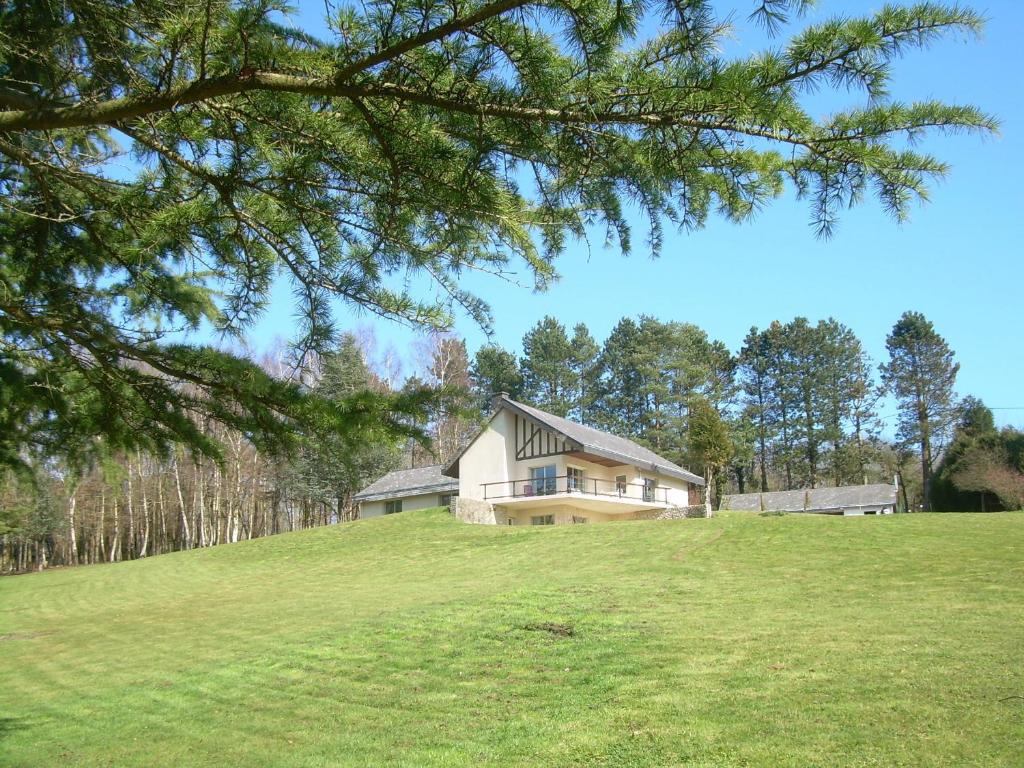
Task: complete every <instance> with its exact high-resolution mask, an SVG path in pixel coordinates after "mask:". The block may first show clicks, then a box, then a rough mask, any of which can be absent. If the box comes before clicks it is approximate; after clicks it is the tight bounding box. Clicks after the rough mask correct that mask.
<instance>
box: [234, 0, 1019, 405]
mask: <svg viewBox="0 0 1024 768" xmlns="http://www.w3.org/2000/svg"><path fill="white" fill-rule="evenodd" d="M964 4H966V5H968V6H970V7H973V8H975V9H977V10H979V11H981V12H983V13H985V14H986V16H987V17H988V18H989V20H990V21H989V23H988V26H987V28H986V31H985V34H984V36H983V37H982V39H980V40H950V41H947V42H943V43H940V44H939V45H936V46H935V47H933V48H931V49H930V50H928V51H925V52H918V53H913V54H911V55H910V56H909V57H908V58H906V59H904V60H903V61H902V62H900V63H898V64H897V67H896V70H895V76H894V78H893V82H892V88H891V90H892V95H893V96H894V97H895V98H899V99H903V100H911V99H926V98H937V99H941V100H944V101H948V102H957V103H965V102H966V103H972V104H974V105H976V106H979V107H980V108H982V109H983V110H985V111H987V112H990V113H993V114H995V115H996V116H997V117H998V119H999V120H1000V121H1001V124H1002V128H1001V133H1000V135H999V136H998V137H994V138H979V137H977V136H954V137H938V136H933V137H931V138H929V139H927V140H926V141H925V142H924V143H923V144H922V145H921V147H922V148H923V149H925V150H927V151H930V152H933V153H935V154H937V155H938V156H939V157H941V158H942V159H944V160H946V161H947V162H949V163H950V164H951V165H952V172H951V174H950V175H949V177H948V178H947V179H946V181H944V182H942V183H940V184H939V185H938V186H936V187H934V188H933V190H932V200H931V202H930V203H928V204H926V205H924V206H922V207H919V208H918V209H916V210H915V211H914V212H913V215H912V218H911V221H910V222H908V223H906V224H903V225H898V224H896V223H894V222H893V221H892V220H891V219H890V218H888V217H887V216H886V214H885V213H884V212H883V211H882V210H881V209H880V207H879V206H878V205H877V204H875V203H874V202H872V201H867V202H865V203H864V204H863V205H861V206H860V207H859V208H856V209H854V210H851V211H848V212H847V213H846V214H845V216H844V217H843V219H842V220H841V222H840V226H839V228H838V230H837V232H836V234H835V235H834V237H833V238H832V239H831V240H828V241H823V240H820V239H817V238H816V237H815V235H814V232H813V230H812V228H811V227H810V226H809V211H808V208H807V207H806V205H805V204H803V203H801V202H799V201H797V200H796V199H795V198H794V196H793V195H791V194H789V195H787V196H785V197H783V198H781V199H779V200H777V201H776V202H775V203H774V204H772V205H771V206H769V207H768V208H767V209H766V210H764V211H763V212H761V213H760V214H759V215H758V216H757V217H756V219H754V220H753V221H751V222H749V223H747V224H744V225H739V226H738V225H734V224H730V223H727V222H725V221H722V220H717V219H712V220H711V221H710V223H709V225H708V227H707V228H706V229H705V230H703V231H700V232H697V233H689V234H687V233H675V232H670V233H669V234H668V237H667V238H666V243H665V247H664V253H663V256H662V257H661V258H660V259H659V260H652V259H650V258H649V257H648V256H647V255H646V254H645V253H644V252H643V248H642V237H635V238H634V242H635V244H636V245H635V249H634V250H635V253H634V255H632V256H630V257H623V256H622V255H621V254H620V253H619V252H618V251H616V250H606V249H603V248H602V247H601V242H602V239H601V234H600V233H596V236H595V238H594V243H595V245H594V247H593V249H592V250H589V251H588V248H587V246H586V245H584V244H582V243H576V244H572V245H570V247H569V248H568V250H567V252H566V253H565V254H564V256H562V257H561V258H560V260H559V261H558V263H557V268H558V270H559V272H560V274H561V275H562V278H561V281H560V282H559V283H557V284H556V285H554V286H553V287H552V288H551V289H550V290H549V291H547V292H546V293H541V294H538V293H532V292H531V291H530V290H529V289H527V288H520V287H515V286H510V285H508V284H506V283H504V282H502V281H499V280H497V279H490V278H487V279H485V278H482V277H479V276H474V277H473V278H472V279H470V280H468V281H467V285H468V286H469V287H470V288H471V289H473V290H474V291H476V292H478V293H480V294H481V295H483V296H485V297H486V298H487V299H488V300H489V301H490V302H491V304H492V306H493V310H494V318H495V323H494V340H495V341H496V342H498V343H500V344H502V345H503V346H505V347H508V348H510V349H513V350H515V351H517V352H518V351H519V347H520V340H521V338H522V335H523V333H524V332H525V331H526V330H527V329H528V328H529V327H531V326H532V325H534V324H535V323H536V322H537V320H539V319H540V318H541V317H543V316H544V315H545V314H553V315H555V316H557V317H558V318H559V319H560V320H561V321H562V322H563V323H565V324H566V325H567V326H570V327H571V326H572V325H573V324H575V323H577V322H584V323H586V324H587V326H588V327H589V328H590V329H591V332H592V333H593V334H594V336H595V337H596V338H598V340H602V339H603V338H604V337H605V336H606V335H607V333H608V331H609V330H610V329H611V327H612V326H613V325H614V324H615V323H616V322H617V321H618V320H619V318H620V317H622V316H624V315H630V316H636V315H640V314H650V315H654V316H655V317H658V318H660V319H662V320H679V321H686V322H692V323H696V324H697V325H700V326H701V327H703V328H705V329H706V330H707V331H708V333H709V334H710V335H711V336H712V337H714V338H718V339H721V340H722V341H724V342H725V343H726V344H727V345H728V346H729V347H730V348H731V349H733V350H734V351H735V350H737V349H738V347H739V345H740V343H741V341H742V339H743V337H744V335H745V334H746V332H747V331H748V330H749V328H750V327H751V326H752V325H756V326H758V327H764V326H765V325H767V324H768V323H770V322H771V321H772V320H775V319H779V320H783V321H785V320H789V319H791V318H793V317H794V316H796V315H804V316H806V317H808V318H810V319H811V320H812V321H815V320H817V319H819V318H824V317H828V316H833V317H835V318H836V319H838V320H839V321H841V322H843V323H845V324H846V325H848V326H850V327H851V328H852V329H853V330H854V331H855V332H856V333H857V334H858V336H860V338H861V339H862V341H863V342H864V344H865V346H866V348H867V350H868V352H869V353H870V354H871V355H872V357H873V358H874V360H875V361H876V362H877V361H880V360H882V359H883V358H884V357H885V336H886V334H887V333H888V332H889V330H890V329H891V328H892V325H893V323H894V322H895V321H896V319H897V318H898V317H899V315H900V314H901V313H902V312H903V311H904V310H908V309H913V310H918V311H921V312H923V313H924V314H925V315H926V316H927V317H928V318H929V319H930V320H932V321H933V322H934V324H935V326H936V328H937V329H938V331H939V332H940V333H941V334H943V335H944V336H945V337H946V339H947V340H948V341H949V343H950V345H951V346H952V348H953V349H954V350H955V351H956V354H957V360H958V361H959V362H960V363H961V373H960V377H959V380H958V389H959V391H960V392H961V393H962V394H972V395H975V396H978V397H980V398H982V399H983V400H984V401H985V403H986V404H988V405H989V406H990V407H994V408H997V409H1010V408H1018V409H1019V410H996V411H995V413H996V418H997V421H998V422H999V423H1000V424H1009V423H1013V424H1018V425H1020V424H1024V386H1022V384H1024V343H1022V339H1021V334H1022V332H1024V327H1022V326H1024V323H1022V304H1024V263H1022V259H1021V256H1022V254H1024V244H1022V240H1024V238H1022V234H1024V179H1022V171H1024V139H1022V130H1024V86H1022V82H1021V79H1022V76H1024V75H1022V72H1021V69H1020V62H1021V60H1022V59H1021V45H1022V43H1021V41H1022V39H1024V3H1019V2H1016V1H1015V0H996V1H994V2H988V3H985V2H973V1H972V0H966V2H965V3H964ZM722 5H723V7H725V8H735V9H737V16H736V17H737V19H739V20H740V21H741V22H742V19H743V18H744V17H745V16H746V14H747V13H748V12H749V10H750V8H752V7H753V5H754V2H753V0H732V1H731V2H728V3H723V4H722ZM880 5H881V2H873V1H872V2H853V1H852V0H847V1H840V0H820V2H819V4H818V7H817V8H816V9H814V10H812V11H811V13H810V14H809V15H808V17H807V18H806V19H805V20H804V22H802V23H812V22H814V21H820V20H822V19H824V18H827V17H831V16H833V15H837V14H841V15H856V14H863V13H865V12H870V11H871V10H872V9H875V8H877V7H879V6H880ZM322 7H323V6H322V4H321V3H319V2H316V3H310V4H308V6H306V7H305V8H304V9H303V22H304V23H305V21H306V19H307V18H308V19H309V20H310V21H311V23H315V21H313V19H315V16H316V14H318V13H319V12H320V9H322ZM738 31H739V37H738V39H737V40H736V41H735V42H734V44H733V45H734V49H732V50H728V49H727V51H726V53H727V54H728V53H742V52H743V51H745V50H750V49H751V48H759V47H761V44H762V43H763V36H762V35H761V34H760V33H758V32H756V31H751V30H750V29H749V28H747V26H746V25H745V24H744V23H740V24H739V30H738ZM775 42H776V43H778V41H775ZM844 101H845V103H848V104H855V103H861V102H862V101H863V98H862V96H861V95H860V94H851V95H850V97H849V98H848V99H844ZM638 225H639V224H638ZM637 234H638V235H639V234H640V233H639V232H637ZM525 278H526V276H525V275H524V280H525ZM527 282H528V281H527ZM339 321H340V325H342V326H348V327H355V326H372V328H373V329H374V331H375V333H376V336H377V338H378V340H379V342H380V343H381V344H383V345H387V344H393V345H395V347H396V348H397V349H399V350H408V349H409V345H410V342H411V341H412V340H413V336H414V334H412V333H411V332H410V331H409V330H408V329H405V328H403V327H400V326H398V325H396V324H394V323H389V322H386V321H380V320H374V319H371V317H370V316H367V315H365V314H364V315H359V314H354V313H352V312H351V310H349V309H346V308H345V307H340V308H339ZM294 325H295V322H294V318H293V305H292V298H291V293H290V289H289V287H288V285H287V283H284V282H282V283H281V284H279V285H278V286H277V289H276V290H275V298H274V301H273V303H272V306H271V307H270V309H269V310H268V312H267V314H266V316H265V317H264V318H263V319H262V321H261V322H259V323H258V324H257V325H256V326H255V327H254V328H253V329H252V331H251V334H250V335H251V338H252V342H253V345H254V346H255V347H256V348H257V349H258V348H262V347H266V346H268V345H270V344H271V343H272V342H273V340H274V339H275V338H279V337H285V338H287V337H288V336H289V335H290V333H291V329H292V328H294ZM455 330H456V332H457V333H459V334H461V335H462V336H464V337H465V338H466V340H467V343H468V345H469V349H470V354H472V353H473V352H474V351H475V349H476V348H477V347H478V346H480V345H481V344H482V343H484V342H485V341H486V340H485V338H484V335H483V333H482V332H481V331H480V329H479V328H478V327H476V326H475V325H474V324H473V323H472V321H470V320H469V319H468V318H460V319H459V321H458V324H457V326H456V329H455ZM885 410H886V412H891V407H887V408H886V409H885Z"/></svg>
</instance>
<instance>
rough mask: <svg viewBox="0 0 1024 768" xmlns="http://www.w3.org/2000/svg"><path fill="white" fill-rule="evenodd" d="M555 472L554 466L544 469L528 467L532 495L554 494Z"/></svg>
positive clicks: (549, 465)
mask: <svg viewBox="0 0 1024 768" xmlns="http://www.w3.org/2000/svg"><path fill="white" fill-rule="evenodd" d="M555 472H556V469H555V465H554V464H548V465H547V466H545V467H530V488H532V490H533V493H534V494H536V495H537V496H546V495H547V494H549V493H554V492H555V491H556V490H557V488H556V485H555V483H556V482H557V481H556V480H555ZM527 495H528V496H529V495H530V493H529V491H527Z"/></svg>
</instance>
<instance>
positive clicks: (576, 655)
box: [0, 511, 1024, 768]
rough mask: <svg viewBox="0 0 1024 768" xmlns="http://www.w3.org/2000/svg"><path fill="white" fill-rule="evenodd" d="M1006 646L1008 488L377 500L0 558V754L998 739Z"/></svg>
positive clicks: (513, 751)
mask: <svg viewBox="0 0 1024 768" xmlns="http://www.w3.org/2000/svg"><path fill="white" fill-rule="evenodd" d="M1022 651H1024V515H1021V514H997V515H906V516H897V517H890V518H881V519H875V518H861V519H843V518H834V517H814V516H797V515H788V516H785V517H759V516H756V515H740V514H735V515H728V514H725V515H721V516H719V517H717V518H715V519H713V520H680V521H663V522H638V523H620V524H608V525H588V526H574V527H555V528H529V527H527V528H504V527H483V526H468V525H462V524H460V523H457V522H455V521H453V520H452V519H451V518H450V517H449V516H448V515H447V514H446V513H445V512H443V511H428V512H414V513H405V514H402V515H395V516H391V517H386V518H383V519H377V520H371V521H366V522H360V523H354V524H346V525H340V526H334V527H330V528H322V529H318V530H312V531H306V532H302V533H296V534H287V535H282V536H276V537H272V538H268V539H260V540H257V541H252V542H247V543H244V544H237V545H232V546H224V547H218V548H215V549H208V550H202V551H195V552H189V553H179V554H174V555H165V556H162V557H157V558H152V559H150V560H147V561H138V562H131V563H123V564H118V565H108V566H93V567H88V568H79V569H71V570H65V571H59V572H58V571H54V572H48V573H42V574H33V575H29V576H18V577H11V578H5V579H0V765H4V766H37V765H75V766H93V765H96V766H99V765H103V766H111V765H114V766H121V765H138V766H192V765H196V766H200V765H206V766H225V765H244V766H250V767H252V766H415V767H416V768H421V767H425V766H474V767H475V768H479V767H481V766H513V765H530V766H609V767H615V768H625V767H628V766H659V767H660V766H683V765H685V766H761V765H764V766H809V765H815V766H823V765H836V766H844V767H846V766H869V765H871V766H878V765H884V766H894V765H903V766H909V765H922V766H924V765H927V766H945V765H948V766H964V765H972V766H996V765H1000V766H1019V765H1022V764H1024V738H1022V737H1024V699H1022V698H1020V697H1022V696H1024V664H1022ZM1014 697H1016V698H1014Z"/></svg>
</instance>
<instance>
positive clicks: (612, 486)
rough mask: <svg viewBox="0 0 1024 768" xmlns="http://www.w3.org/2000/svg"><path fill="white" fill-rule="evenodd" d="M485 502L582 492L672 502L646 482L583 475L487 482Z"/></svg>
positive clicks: (660, 488) (485, 484) (661, 491)
mask: <svg viewBox="0 0 1024 768" xmlns="http://www.w3.org/2000/svg"><path fill="white" fill-rule="evenodd" d="M482 485H483V489H484V499H485V500H488V499H521V498H529V497H533V496H551V495H553V494H556V493H580V494H584V495H586V496H605V497H612V498H619V499H636V500H637V501H643V502H645V503H665V504H667V503H668V491H669V489H668V488H665V487H661V486H657V485H648V484H646V483H626V482H621V481H618V480H605V479H602V478H597V477H580V476H579V475H558V476H556V477H533V478H530V479H527V480H499V481H497V482H493V483H483V484H482Z"/></svg>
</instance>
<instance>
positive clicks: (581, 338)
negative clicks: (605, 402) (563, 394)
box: [569, 323, 601, 424]
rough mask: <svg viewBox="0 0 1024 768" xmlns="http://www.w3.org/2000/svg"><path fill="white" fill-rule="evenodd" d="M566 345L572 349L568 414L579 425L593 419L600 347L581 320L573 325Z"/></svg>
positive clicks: (598, 376)
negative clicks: (570, 391)
mask: <svg viewBox="0 0 1024 768" xmlns="http://www.w3.org/2000/svg"><path fill="white" fill-rule="evenodd" d="M569 346H570V347H571V348H572V352H571V354H570V357H569V368H570V371H571V372H572V388H573V394H572V407H571V408H570V411H569V415H570V417H571V418H574V419H576V420H577V421H579V422H580V423H582V424H590V423H592V422H593V420H594V419H593V417H594V414H593V410H594V405H595V402H596V400H597V397H598V393H599V391H600V389H599V388H600V376H601V367H600V357H601V348H600V347H599V346H598V345H597V342H596V341H594V337H593V336H591V335H590V330H589V329H588V328H587V326H586V325H584V324H583V323H577V324H576V325H575V326H574V327H573V329H572V338H571V339H570V340H569Z"/></svg>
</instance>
